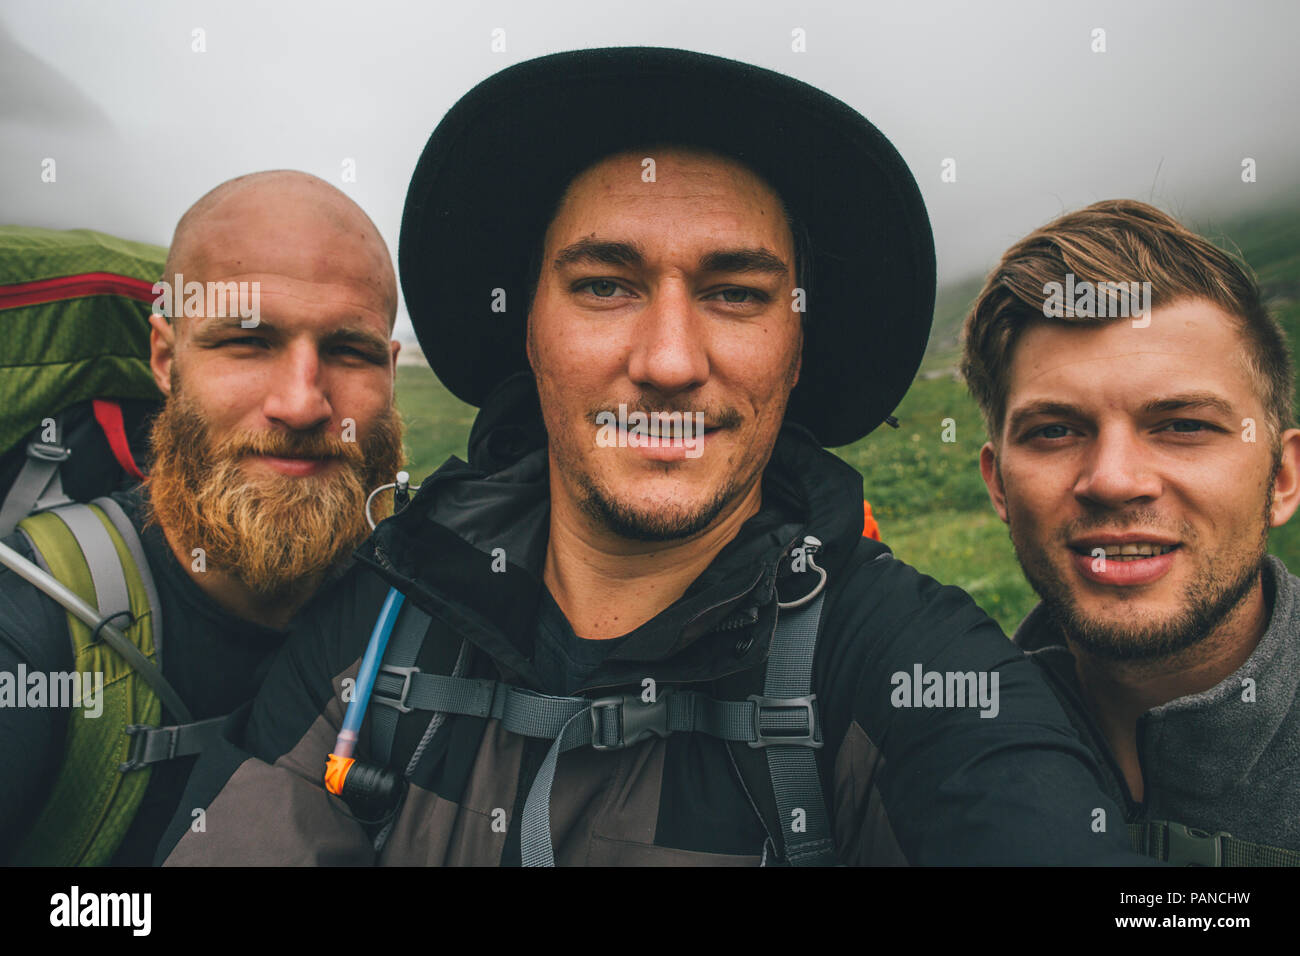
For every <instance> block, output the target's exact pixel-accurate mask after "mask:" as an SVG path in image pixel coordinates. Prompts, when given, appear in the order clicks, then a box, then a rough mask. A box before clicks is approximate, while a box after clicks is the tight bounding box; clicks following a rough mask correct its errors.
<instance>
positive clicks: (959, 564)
mask: <svg viewBox="0 0 1300 956" xmlns="http://www.w3.org/2000/svg"><path fill="white" fill-rule="evenodd" d="M1201 229H1202V231H1203V232H1204V233H1205V234H1206V235H1208V236H1210V238H1211V239H1213V240H1214V241H1215V242H1218V243H1220V244H1221V245H1223V246H1224V247H1225V248H1229V249H1231V250H1233V251H1239V252H1240V254H1241V255H1243V256H1244V257H1245V259H1246V261H1247V262H1249V263H1250V265H1251V267H1252V268H1253V269H1254V270H1255V272H1256V275H1257V276H1258V277H1259V280H1260V282H1261V285H1262V286H1263V288H1264V290H1265V294H1266V295H1267V296H1268V297H1269V300H1270V303H1271V305H1272V307H1273V309H1274V313H1275V314H1276V315H1277V316H1278V318H1279V319H1280V321H1281V322H1282V323H1283V325H1284V327H1285V328H1286V330H1287V333H1288V335H1289V337H1290V339H1291V343H1292V348H1293V349H1296V350H1297V351H1300V301H1297V300H1298V299H1300V294H1298V293H1300V215H1297V214H1296V213H1287V214H1285V215H1284V214H1277V215H1272V216H1269V217H1264V218H1256V219H1252V220H1249V221H1244V222H1235V223H1226V224H1211V225H1210V226H1208V227H1207V226H1204V225H1202V226H1201ZM980 285H981V282H980V281H979V280H978V279H972V280H967V281H965V282H962V283H955V284H953V285H951V286H948V287H945V289H943V290H941V291H940V295H939V300H938V305H937V307H936V313H935V330H934V334H933V335H932V336H931V340H930V350H929V352H928V353H927V356H926V361H925V363H924V365H923V374H922V377H920V378H918V379H917V381H916V382H914V383H913V385H912V388H911V390H910V391H909V392H908V394H907V396H906V398H904V400H903V402H902V404H901V405H900V406H899V408H898V411H897V413H896V414H897V417H898V418H899V420H900V421H901V425H902V427H901V428H899V429H898V430H894V429H891V428H888V427H881V428H879V429H877V430H876V431H875V432H874V433H873V434H871V435H868V436H867V437H866V438H864V439H863V440H862V441H859V442H857V443H856V444H853V445H849V446H847V447H845V448H841V449H838V450H837V452H836V453H837V454H839V455H840V456H841V457H842V458H843V459H844V460H845V461H847V462H848V463H849V464H851V465H853V466H854V467H855V468H857V469H858V470H859V471H860V472H861V473H862V475H863V479H864V484H865V488H866V495H867V498H868V499H869V500H870V501H871V504H872V509H873V511H874V513H875V515H876V518H877V520H878V521H879V522H880V528H881V536H882V538H883V539H884V541H885V542H886V543H887V544H888V545H889V546H890V547H891V548H892V549H893V550H894V553H895V554H897V555H898V557H899V558H901V559H902V560H904V561H906V562H907V563H909V564H911V565H913V566H914V567H916V568H918V569H920V570H921V571H923V572H925V573H926V574H929V575H931V576H933V577H935V578H937V579H938V580H940V581H943V582H944V583H945V584H955V585H958V586H960V587H962V588H964V589H965V590H967V591H968V592H970V594H971V595H972V596H973V597H974V598H975V600H976V601H977V602H979V604H980V606H982V607H983V608H984V609H985V610H986V611H987V612H988V613H989V614H990V615H991V616H992V617H993V618H995V619H996V620H997V621H998V622H999V623H1000V624H1001V625H1002V627H1003V629H1004V630H1005V631H1007V632H1008V633H1011V632H1012V631H1014V629H1015V627H1016V625H1017V624H1018V623H1019V621H1020V619H1021V618H1022V617H1024V615H1025V614H1026V613H1027V612H1028V610H1029V609H1030V608H1031V607H1032V606H1033V605H1034V603H1035V601H1036V598H1035V596H1034V593H1033V591H1032V590H1031V589H1030V587H1029V585H1028V584H1026V583H1025V580H1024V578H1023V576H1022V575H1021V572H1020V566H1019V565H1018V564H1017V562H1016V559H1015V553H1014V552H1013V550H1012V548H1011V543H1010V540H1009V539H1008V537H1007V533H1006V527H1005V526H1004V525H1003V524H1002V522H1001V521H999V520H998V518H997V515H996V514H994V512H993V509H992V507H991V506H990V505H989V502H988V496H987V493H986V492H985V489H984V483H983V481H982V480H981V479H980V476H979V449H980V446H981V445H983V443H984V426H983V422H982V421H981V419H980V415H979V410H978V408H977V407H976V405H975V403H974V402H973V401H972V400H971V398H970V397H969V396H968V395H967V393H966V389H965V386H964V385H962V384H961V383H960V382H959V381H957V380H956V378H955V377H954V376H953V375H952V374H949V373H947V372H946V371H945V369H948V368H951V366H953V365H955V363H956V356H957V344H956V343H957V341H958V340H957V337H956V336H957V333H958V331H959V330H960V325H961V321H962V318H963V317H964V316H965V313H966V310H967V308H968V307H969V305H970V302H971V300H972V299H973V298H974V296H975V295H976V294H977V293H978V292H979V288H980ZM926 374H929V375H931V376H934V377H931V378H926V377H925V375H926ZM397 398H398V406H399V408H400V409H401V412H402V415H403V418H404V420H405V422H406V429H407V431H406V444H407V448H408V450H409V453H410V460H411V464H412V467H411V473H412V475H413V476H423V475H425V474H428V473H429V472H431V471H433V470H434V469H435V468H436V467H437V466H438V465H440V464H441V463H442V462H443V461H444V460H446V458H447V457H448V456H449V455H458V456H459V457H461V458H464V457H465V454H466V452H465V444H466V439H467V438H468V436H469V429H470V425H471V424H472V422H473V420H474V413H475V409H474V408H473V407H471V406H469V405H466V404H464V403H463V402H460V401H458V400H457V399H456V398H454V397H453V396H452V395H451V394H450V393H449V392H447V390H446V389H444V388H443V387H442V385H441V384H440V383H439V382H438V380H437V379H436V378H435V377H434V375H433V373H432V372H431V371H430V370H429V369H428V368H426V367H423V366H421V367H414V366H404V367H402V368H400V369H399V370H398V380H397ZM949 418H951V419H952V432H953V434H952V436H951V437H954V438H955V441H952V442H945V441H943V440H942V433H943V429H944V420H945V419H949ZM1269 549H1270V550H1271V551H1272V552H1273V553H1274V554H1277V555H1278V556H1279V557H1281V558H1282V559H1283V560H1284V561H1285V562H1286V563H1287V565H1288V566H1289V567H1291V568H1293V569H1295V568H1300V519H1297V520H1295V521H1293V522H1292V523H1291V524H1289V525H1287V526H1285V527H1283V528H1280V529H1277V530H1276V531H1274V533H1273V535H1272V536H1271V538H1270V542H1269Z"/></svg>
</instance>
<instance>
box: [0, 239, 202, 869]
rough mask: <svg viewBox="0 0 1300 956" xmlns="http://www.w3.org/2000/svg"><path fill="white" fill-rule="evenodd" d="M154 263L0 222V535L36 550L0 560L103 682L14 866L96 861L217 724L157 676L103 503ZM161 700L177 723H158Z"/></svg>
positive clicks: (144, 401) (145, 585)
mask: <svg viewBox="0 0 1300 956" xmlns="http://www.w3.org/2000/svg"><path fill="white" fill-rule="evenodd" d="M165 259H166V250H165V249H163V248H161V247H159V246H151V245H145V244H143V243H136V242H129V241H127V240H123V239H118V238H115V237H113V236H108V235H105V234H103V233H98V232H92V231H90V230H86V229H74V230H69V231H56V230H50V229H38V228H29V227H15V226H3V227H0V343H3V344H2V345H0V407H2V408H4V410H5V414H4V416H3V418H0V536H4V535H7V534H10V533H11V532H12V531H13V530H14V528H15V527H17V529H18V530H19V531H20V532H21V533H22V534H23V535H24V536H25V537H26V539H27V541H28V542H29V543H30V544H31V546H32V550H33V551H34V552H35V556H36V562H35V563H34V564H33V563H32V562H28V561H25V560H24V559H23V558H22V556H21V555H20V554H18V553H17V552H15V551H13V550H12V549H9V548H5V547H3V546H2V545H0V563H3V564H5V565H6V566H8V567H9V568H10V569H11V570H13V571H14V572H15V573H17V574H19V575H20V576H21V577H23V578H24V579H25V580H27V581H29V582H30V583H32V584H34V585H35V586H36V587H39V588H41V590H43V591H45V592H46V593H47V594H49V595H50V596H51V597H52V598H53V599H54V600H56V601H57V602H58V603H60V604H61V605H62V606H63V607H64V608H65V610H67V612H68V615H67V616H68V631H69V634H70V636H71V639H72V651H73V662H74V664H73V667H74V671H76V672H78V673H92V674H102V675H103V690H102V692H101V694H102V697H101V702H102V707H103V709H102V713H101V714H100V715H99V716H98V717H91V716H89V715H88V714H87V708H86V706H81V707H77V708H75V709H74V710H73V711H72V713H71V714H70V715H69V721H68V736H67V745H66V750H65V755H64V760H63V764H62V767H61V769H60V771H59V774H58V777H57V779H56V781H55V784H54V787H53V790H52V791H51V794H50V796H49V798H48V799H47V801H46V804H45V807H44V809H43V810H42V812H41V814H40V816H39V818H38V820H37V822H36V824H35V826H34V827H33V829H32V831H31V832H30V833H29V834H28V835H27V836H26V838H25V839H24V840H23V842H22V843H21V844H20V846H19V847H18V848H17V850H16V851H15V853H14V855H13V857H12V858H11V860H10V861H9V862H11V863H17V864H35V865H42V864H44V865H59V866H69V865H99V864H103V863H107V862H108V861H109V860H110V859H111V858H112V856H113V854H114V853H115V852H116V850H117V848H118V846H119V845H120V844H121V841H122V838H123V837H124V836H125V835H126V832H127V830H128V829H129V827H130V825H131V822H132V820H133V819H134V817H135V813H136V811H137V809H138V808H139V805H140V800H141V798H142V797H143V795H144V791H145V789H146V787H147V786H148V782H149V776H150V767H151V766H152V764H153V763H156V762H158V761H159V760H165V759H170V758H172V757H179V756H185V755H188V754H191V753H197V752H198V750H199V749H201V747H202V744H203V742H204V741H206V740H208V739H211V737H212V736H213V735H214V734H215V732H216V731H217V727H218V725H219V724H220V723H221V720H222V718H216V719H214V720H208V721H202V722H198V723H195V722H193V721H192V718H191V715H190V712H189V710H188V709H187V708H186V707H185V705H184V703H183V702H182V701H181V700H180V698H179V697H178V696H177V694H176V693H175V691H174V690H173V689H172V688H171V687H170V686H169V685H168V684H167V682H166V681H165V680H164V679H163V677H162V672H161V670H160V669H159V665H158V660H159V653H160V651H161V647H162V619H161V615H160V613H159V610H158V598H157V592H156V589H155V588H154V584H153V580H152V577H151V575H150V572H149V565H148V562H147V561H146V560H145V555H144V550H143V548H142V546H141V544H140V540H139V537H138V535H137V534H136V531H135V528H134V526H133V525H132V524H131V522H130V520H129V519H128V518H127V517H126V515H125V513H123V512H122V510H121V508H120V507H119V506H118V504H117V503H116V502H115V501H114V500H113V499H111V498H109V497H107V494H108V493H109V492H110V491H113V490H115V489H117V488H121V487H126V486H127V485H128V484H129V483H130V482H131V481H132V480H136V479H139V478H140V477H142V473H141V472H140V470H139V468H138V467H137V466H136V464H135V459H134V456H133V454H132V451H131V448H130V441H129V440H128V435H127V428H126V426H125V424H124V421H123V408H124V407H127V408H128V409H130V410H131V412H132V413H133V414H134V415H138V414H143V413H144V412H147V411H148V410H149V409H150V408H151V407H152V406H154V405H156V404H157V403H158V402H159V401H160V400H161V396H160V395H159V393H158V389H157V387H156V386H155V384H154V381H153V374H152V372H151V370H150V368H149V324H148V320H149V315H150V313H151V311H152V308H151V305H152V302H153V300H154V296H153V291H152V290H153V284H154V282H155V281H156V280H157V279H158V277H159V276H160V275H161V274H162V270H163V265H164V261H165ZM92 409H93V411H92ZM92 415H93V418H92ZM70 493H71V494H70ZM74 498H76V499H78V500H74ZM86 501H90V502H91V503H89V504H87V503H83V502H86ZM78 703H81V704H83V705H84V704H86V703H88V702H87V701H78ZM164 703H166V705H167V708H168V710H169V711H170V712H171V713H173V714H174V715H176V717H177V719H178V720H181V721H182V722H183V723H182V724H181V725H178V726H176V727H166V728H160V727H158V726H157V725H158V723H159V721H160V719H161V716H162V705H163V704H164ZM96 709H98V708H96Z"/></svg>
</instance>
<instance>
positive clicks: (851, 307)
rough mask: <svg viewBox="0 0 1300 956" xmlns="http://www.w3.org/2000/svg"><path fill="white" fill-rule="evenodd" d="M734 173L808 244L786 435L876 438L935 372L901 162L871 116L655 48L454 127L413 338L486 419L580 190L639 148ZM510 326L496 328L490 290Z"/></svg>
mask: <svg viewBox="0 0 1300 956" xmlns="http://www.w3.org/2000/svg"><path fill="white" fill-rule="evenodd" d="M665 144H680V145H687V146H697V147H704V148H707V149H711V150H714V151H716V152H719V153H722V154H724V155H728V156H732V157H734V158H736V159H738V160H739V161H740V162H742V163H743V164H745V165H746V166H748V167H749V168H750V169H752V170H753V171H754V172H756V173H757V174H758V175H759V176H761V177H762V178H763V179H765V180H766V181H767V182H768V183H769V184H770V185H771V186H772V188H773V189H775V190H776V192H777V193H778V194H779V195H780V197H781V199H782V200H783V201H784V202H785V205H786V208H787V211H788V212H789V213H790V214H791V216H792V217H793V218H794V220H795V221H796V222H799V223H801V224H802V225H803V227H804V228H805V230H806V232H807V235H808V237H809V239H810V245H811V249H810V253H811V255H810V260H811V262H810V264H811V270H810V272H809V274H810V275H811V281H809V283H808V289H807V303H806V307H807V311H806V313H805V316H804V318H805V324H804V351H803V367H802V370H801V372H800V379H799V384H798V385H797V386H796V387H795V389H794V391H793V393H792V394H791V396H790V404H789V407H788V408H787V411H786V418H787V420H790V421H795V422H798V423H799V424H801V425H803V426H805V427H806V428H808V429H809V430H810V431H811V432H812V433H813V434H814V435H815V436H816V437H817V439H818V441H820V442H821V443H822V444H823V445H825V446H831V447H834V446H838V445H846V444H848V443H850V442H853V441H856V440H857V439H859V438H861V437H862V436H864V435H866V434H867V433H868V432H870V431H871V430H872V429H874V428H875V427H876V426H877V425H879V424H880V423H881V422H882V421H884V420H885V418H886V417H887V416H888V415H889V414H890V413H891V412H892V411H893V410H894V408H895V407H896V406H897V405H898V402H899V401H900V400H901V399H902V397H903V394H904V393H905V392H906V391H907V388H908V386H909V385H910V384H911V381H912V379H913V377H914V376H915V375H916V371H917V369H918V367H919V366H920V363H921V357H922V354H923V353H924V351H925V346H926V341H927V339H928V337H929V333H930V323H931V320H932V317H933V310H934V293H935V262H934V238H933V235H932V234H931V231H930V222H929V218H928V217H927V216H926V212H925V205H924V203H923V202H922V200H921V193H920V190H919V189H918V188H917V185H916V181H915V180H914V179H913V178H912V174H911V173H910V172H909V171H908V168H907V166H906V164H905V163H904V162H903V160H902V157H900V156H899V154H898V151H897V150H896V149H894V147H893V145H892V144H891V143H890V142H889V140H887V139H886V138H885V137H884V136H883V135H882V134H881V133H880V131H879V130H877V129H876V128H875V127H874V126H872V125H871V123H869V122H868V121H867V120H866V119H865V118H864V117H863V116H862V115H861V114H859V113H857V112H856V111H855V110H853V109H852V108H850V107H849V106H847V105H846V104H844V103H842V102H840V101H839V100H837V99H835V98H834V97H833V96H830V95H829V94H827V93H824V92H822V91H821V90H818V89H816V88H815V87H812V86H809V85H808V84H806V83H802V82H800V81H798V80H795V79H792V78H791V77H788V76H783V75H782V74H780V73H774V72H772V71H770V70H764V69H760V68H759V67H755V66H750V65H748V64H745V63H739V62H736V61H734V60H726V59H722V58H720V57H715V56H707V55H704V54H700V53H690V52H687V51H684V50H673V49H663V48H657V47H622V48H619V47H615V48H608V49H596V50H578V51H574V52H570V53H557V54H554V55H551V56H545V57H541V58H539V59H535V60H528V61H526V62H524V63H519V64H516V65H515V66H512V67H509V68H507V69H505V70H502V71H501V72H500V73H497V74H495V75H493V76H490V77H488V78H487V79H486V80H484V81H483V82H482V83H480V84H479V85H478V86H476V87H474V89H472V90H470V91H469V92H468V93H467V94H465V96H464V97H462V98H461V99H460V101H459V102H457V103H456V105H455V106H453V107H452V108H451V110H450V111H449V112H448V113H447V115H446V116H445V117H444V118H443V120H442V122H441V123H439V124H438V127H437V129H435V130H434V131H433V135H432V136H430V137H429V142H428V145H426V146H425V148H424V153H423V154H422V155H421V157H420V162H419V164H418V165H417V166H416V169H415V174H414V176H413V177H412V178H411V187H410V190H409V192H408V193H407V196H406V209H405V211H404V213H403V216H402V234H401V240H400V243H399V246H398V267H399V270H400V273H401V279H402V291H403V292H404V293H405V296H406V305H407V309H408V310H409V312H410V315H411V321H412V324H413V325H414V326H415V333H416V336H417V338H418V339H419V342H420V348H421V349H423V351H424V355H425V358H426V359H427V360H428V362H429V364H430V365H431V366H432V367H433V370H434V372H436V373H437V375H438V378H440V379H441V380H442V382H443V384H444V385H446V386H447V388H449V389H450V390H451V391H452V392H453V393H454V394H455V395H456V396H458V397H459V398H461V399H462V400H464V401H466V402H469V403H470V404H471V405H482V404H483V401H484V399H485V398H486V397H487V395H488V393H489V392H491V390H492V389H493V388H494V387H495V386H496V385H498V384H499V383H500V382H501V381H503V380H504V379H505V378H506V377H507V376H509V375H511V374H512V373H515V372H519V371H521V370H526V369H527V368H528V362H527V358H526V356H525V352H524V336H525V330H526V325H527V311H528V305H529V303H528V296H529V293H530V289H529V282H530V275H529V265H530V262H531V260H532V258H533V256H534V255H535V253H536V250H537V249H538V247H539V245H540V243H541V241H542V237H543V236H544V234H545V231H546V227H547V226H548V225H549V220H550V217H551V216H552V214H553V213H554V211H555V209H556V206H557V204H558V202H559V199H560V197H561V196H562V194H563V192H564V190H565V188H566V187H567V186H568V184H569V182H570V181H571V180H572V179H573V178H574V177H575V176H577V175H578V173H580V172H582V171H583V170H585V169H587V168H588V167H590V166H592V165H593V164H594V163H595V162H597V161H598V160H600V159H602V158H604V157H606V156H609V155H611V154H613V153H616V152H620V151H622V150H624V149H627V148H631V147H639V146H647V145H665ZM496 289H504V290H505V304H506V311H505V312H504V313H503V312H500V311H493V303H494V295H493V290H496Z"/></svg>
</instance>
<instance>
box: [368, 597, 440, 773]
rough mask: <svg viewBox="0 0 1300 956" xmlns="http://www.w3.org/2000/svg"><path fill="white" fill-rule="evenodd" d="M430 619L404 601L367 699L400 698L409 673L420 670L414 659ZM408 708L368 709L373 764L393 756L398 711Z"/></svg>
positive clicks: (400, 705) (409, 709) (385, 699)
mask: <svg viewBox="0 0 1300 956" xmlns="http://www.w3.org/2000/svg"><path fill="white" fill-rule="evenodd" d="M432 621H433V618H431V617H429V615H428V614H425V613H424V612H423V611H421V610H420V609H419V608H418V607H416V606H415V604H414V603H413V602H411V601H405V602H403V604H402V609H401V610H400V611H398V613H397V623H396V624H395V625H394V626H393V633H392V636H391V637H390V638H389V640H388V647H387V648H385V653H384V660H383V663H382V665H381V666H380V668H379V673H377V674H376V675H375V684H374V688H373V689H372V690H371V698H370V699H371V700H372V701H375V702H387V701H389V700H391V699H393V698H394V697H396V698H397V699H399V700H400V699H401V697H402V692H403V689H404V688H407V687H409V686H410V681H411V675H412V674H418V673H419V672H420V669H419V668H418V667H416V666H415V658H416V657H417V656H418V655H419V653H420V648H421V647H422V646H423V645H424V636H425V635H426V634H427V633H429V625H430V623H432ZM411 709H412V708H410V707H407V706H406V705H405V704H399V705H396V706H389V707H376V708H375V709H374V710H372V711H370V722H371V724H370V741H371V749H372V750H373V751H374V760H375V763H378V764H381V765H383V766H387V764H388V760H389V758H390V757H391V756H392V755H393V741H394V740H395V739H396V738H397V717H398V714H403V713H409V712H410V711H411Z"/></svg>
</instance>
